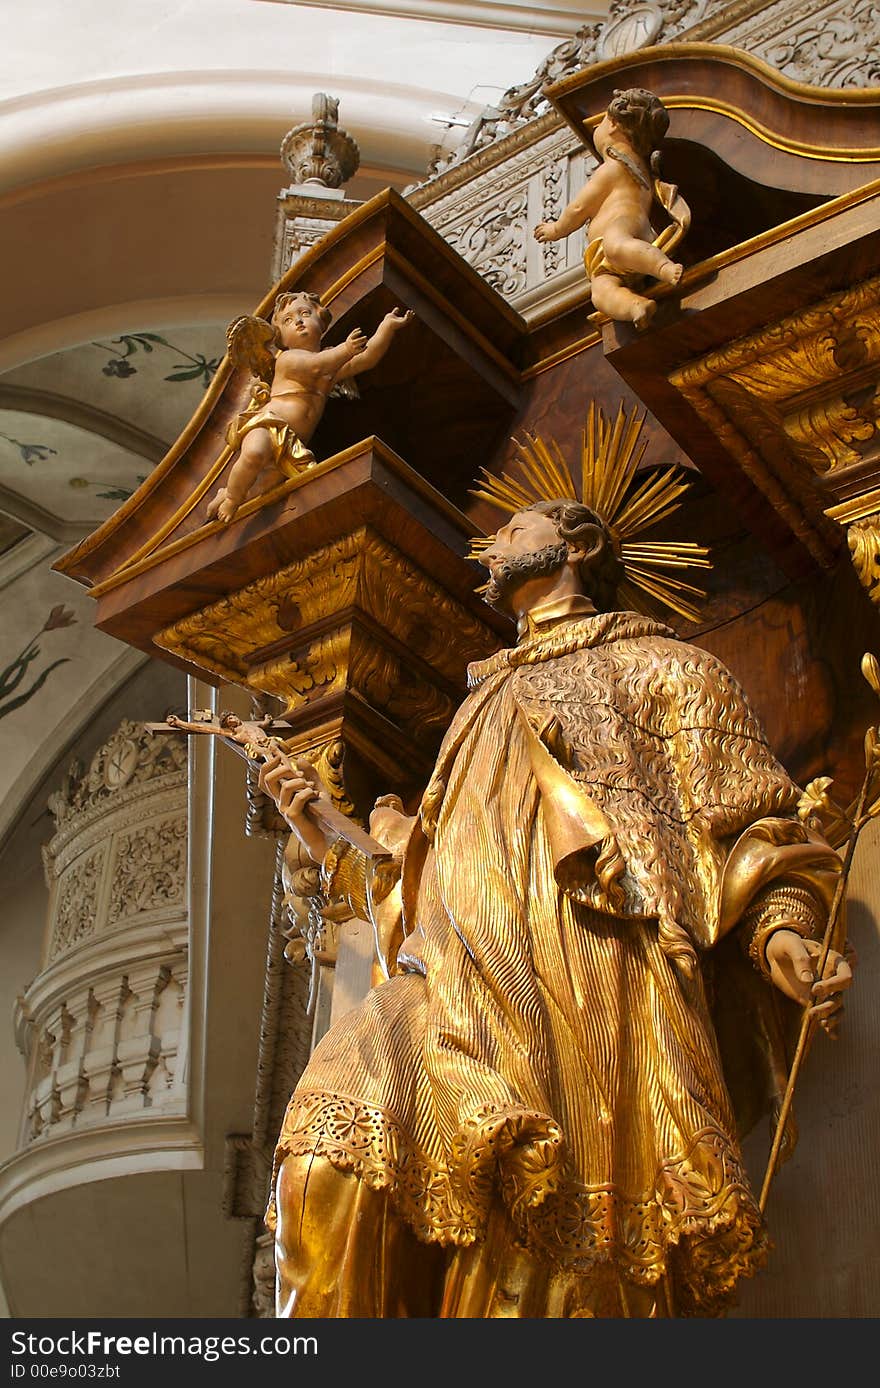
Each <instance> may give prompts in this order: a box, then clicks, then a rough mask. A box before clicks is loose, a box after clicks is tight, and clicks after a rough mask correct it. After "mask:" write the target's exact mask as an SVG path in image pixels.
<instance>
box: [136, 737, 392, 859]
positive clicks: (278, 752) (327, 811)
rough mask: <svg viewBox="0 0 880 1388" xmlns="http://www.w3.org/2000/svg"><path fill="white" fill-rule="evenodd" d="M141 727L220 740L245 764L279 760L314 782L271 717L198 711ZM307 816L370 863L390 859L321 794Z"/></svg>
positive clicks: (314, 801)
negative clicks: (248, 720) (246, 719)
mask: <svg viewBox="0 0 880 1388" xmlns="http://www.w3.org/2000/svg"><path fill="white" fill-rule="evenodd" d="M144 727H145V728H146V730H147V732H150V733H206V734H208V735H209V736H211V737H219V738H222V740H223V742H224V743H225V744H226V746H227V747H231V748H232V750H233V751H234V752H237V753H238V755H239V756H242V757H245V758H246V760H248V761H252V762H256V763H257V764H258V765H259V764H261V763H265V762H269V761H273V760H274V759H275V758H276V757H280V758H281V760H282V762H285V763H286V764H287V767H288V768H289V770H290V772H291V773H292V774H294V775H299V776H303V775H304V776H306V777H307V778H308V779H310V780H314V778H315V771H314V768H313V767H312V766H310V765H307V764H303V763H299V762H297V761H295V760H294V758H293V757H291V756H290V755H289V754H288V753H287V752H286V751H285V750H284V748H283V746H282V744H281V739H280V737H279V734H283V733H285V732H290V731H291V728H290V724H289V723H285V722H282V721H274V720H273V719H272V717H271V716H267V717H265V718H260V719H258V720H256V721H254V722H251V723H246V722H244V721H243V720H242V719H241V718H238V717H237V716H236V714H234V713H221V714H220V717H219V718H215V717H214V716H213V714H212V713H211V711H210V710H204V711H201V710H197V711H196V712H194V714H193V716H192V719H191V720H187V719H185V718H178V716H177V714H175V713H171V714H169V715H168V720H167V722H165V723H145V724H144ZM317 788H318V787H317V786H316V789H317ZM306 814H308V815H310V816H311V818H312V819H314V821H315V823H316V824H317V825H318V827H319V828H320V829H322V830H324V831H325V832H326V833H328V834H330V835H335V836H336V837H337V838H341V839H345V841H346V843H350V844H351V846H352V847H353V848H356V849H358V850H359V851H360V852H361V853H363V854H364V855H365V856H366V857H368V858H372V859H384V858H390V857H391V854H390V853H389V851H388V849H387V848H385V847H383V845H382V844H381V843H379V842H378V841H377V840H376V839H374V838H373V837H372V835H371V834H368V833H367V831H366V829H362V828H361V826H360V825H359V824H356V823H355V821H354V820H353V819H349V817H348V815H344V814H343V813H342V811H341V810H337V808H336V806H335V805H334V804H332V803H331V801H330V800H329V799H328V798H327V796H326V795H324V794H322V793H321V792H320V790H319V791H318V795H317V797H316V799H314V800H312V801H311V802H310V803H309V805H308V806H307V807H306Z"/></svg>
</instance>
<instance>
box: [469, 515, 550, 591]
mask: <svg viewBox="0 0 880 1388" xmlns="http://www.w3.org/2000/svg"><path fill="white" fill-rule="evenodd" d="M567 559H568V546H567V545H566V544H565V543H564V541H562V540H560V538H559V535H558V533H557V530H556V525H555V523H554V522H553V521H552V520H551V518H550V517H549V516H543V515H541V514H540V512H538V511H518V512H517V514H516V515H515V516H512V517H511V519H510V520H509V521H508V523H507V525H504V526H502V527H501V529H500V530H499V531H498V532H497V534H496V535H495V538H494V539H493V541H492V544H491V545H490V546H489V548H488V549H486V550H484V552H483V554H482V555H481V556H480V562H481V563H482V564H484V565H485V567H486V568H487V569H488V570H489V583H488V585H487V587H486V589H485V591H484V594H483V596H484V597H485V599H486V602H488V603H489V604H490V605H491V606H492V607H497V608H498V609H499V610H500V611H502V612H510V611H511V607H512V603H511V599H512V598H513V597H514V595H515V594H516V593H517V592H519V590H520V589H521V588H523V587H524V585H525V584H527V583H532V582H534V581H535V580H537V579H542V578H550V577H552V575H553V574H556V573H558V572H559V570H560V569H561V568H562V566H563V565H564V564H565V562H566V560H567Z"/></svg>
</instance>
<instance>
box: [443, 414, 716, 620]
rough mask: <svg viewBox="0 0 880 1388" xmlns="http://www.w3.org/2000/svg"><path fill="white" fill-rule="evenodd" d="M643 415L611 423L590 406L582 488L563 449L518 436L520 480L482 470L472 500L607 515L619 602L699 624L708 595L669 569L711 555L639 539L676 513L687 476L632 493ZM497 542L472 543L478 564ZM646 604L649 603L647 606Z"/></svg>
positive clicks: (698, 563) (666, 475)
mask: <svg viewBox="0 0 880 1388" xmlns="http://www.w3.org/2000/svg"><path fill="white" fill-rule="evenodd" d="M644 422H645V416H644V414H641V415H640V414H639V411H638V408H637V407H636V408H635V409H633V410H632V411H631V412H630V414H629V415H627V414H626V412H625V410H624V408H623V405H621V406H620V407H619V409H618V411H617V418H616V419H615V421H614V423H613V425H612V424H611V423H610V422H609V421H608V420H607V419H606V417H605V415H604V414H603V412H602V410H601V409H600V408H599V407H598V406H597V405H596V404H595V403H591V404H590V407H589V410H588V411H587V419H586V424H585V426H584V431H583V441H582V446H581V467H580V474H581V477H580V485H579V486H578V484H577V483H576V482H575V479H574V477H573V476H572V473H571V469H570V468H569V466H568V464H567V462H566V461H565V458H564V457H563V456H562V452H561V450H560V448H559V445H558V444H557V443H556V441H555V440H554V439H550V440H547V441H545V440H544V439H542V438H538V437H536V436H535V435H533V434H526V435H525V438H524V439H522V440H521V439H513V440H512V443H513V445H514V448H515V449H516V458H515V461H516V465H517V466H518V468H519V471H520V476H519V477H514V476H511V475H510V474H509V473H502V474H501V476H500V477H493V476H492V475H491V473H489V472H487V471H486V469H485V468H482V469H481V470H480V479H479V480H480V485H479V486H478V487H475V488H473V489H472V491H471V495H472V496H476V497H480V498H481V499H482V500H483V501H488V502H489V503H490V505H492V506H497V507H498V508H499V509H500V510H502V511H506V512H507V513H508V514H509V515H514V514H515V513H516V512H517V511H524V510H528V508H529V507H530V506H533V505H534V503H535V502H536V501H556V500H558V499H559V498H560V497H571V498H572V499H574V500H576V501H581V502H583V504H584V505H585V506H589V508H590V510H592V511H595V512H596V513H597V515H599V516H601V517H602V519H603V520H604V522H605V524H606V525H607V526H608V529H609V531H610V532H611V538H612V542H613V544H614V547H615V550H616V551H617V553H618V554H619V555H620V558H621V560H622V562H623V569H624V577H623V580H622V581H621V584H620V587H619V589H618V593H619V596H620V598H621V605H623V606H630V607H632V608H634V609H635V610H636V611H640V610H642V611H644V610H648V611H650V608H651V606H652V603H653V602H659V603H662V604H663V606H664V607H668V608H671V610H672V611H673V612H677V613H678V615H679V616H680V617H684V618H686V619H687V621H689V622H696V621H699V617H700V612H699V608H698V607H697V606H695V602H694V600H697V601H698V600H699V599H701V598H704V597H705V596H706V595H705V593H704V592H703V590H702V588H696V587H694V585H693V584H691V583H685V581H684V580H683V579H681V578H677V577H675V576H674V575H673V574H671V573H669V572H668V571H669V570H670V569H710V568H711V567H712V564H711V561H710V559H709V551H708V550H707V549H706V548H704V546H703V545H698V544H693V543H691V542H690V541H687V540H650V541H642V542H639V541H637V540H636V539H635V536H636V535H638V534H640V533H641V531H643V530H647V528H648V527H649V526H651V525H656V524H657V522H658V521H661V520H665V518H666V517H667V516H670V515H671V514H672V513H673V511H675V510H677V508H678V506H679V504H680V501H681V497H682V495H683V494H684V492H686V491H687V488H688V485H689V484H688V481H687V478H686V476H685V474H684V472H683V471H682V469H681V468H679V467H675V466H672V467H669V468H667V469H666V470H665V471H664V472H660V473H652V474H651V476H649V477H648V478H646V479H645V481H644V482H643V483H642V484H641V486H638V487H636V489H635V490H634V491H633V493H632V495H631V496H628V495H627V493H628V491H629V488H630V485H631V483H632V481H633V478H634V477H635V475H636V471H637V470H638V466H639V463H640V462H641V461H642V458H643V457H644V453H645V449H646V448H647V440H646V439H645V440H643V439H642V438H641V432H642V426H643V424H644ZM491 542H492V537H491V536H489V537H482V538H475V539H474V540H473V541H472V542H471V553H470V557H471V558H472V559H477V560H478V559H479V557H480V553H481V551H482V550H484V549H486V548H487V547H488V546H489V545H490V544H491ZM646 600H647V601H646Z"/></svg>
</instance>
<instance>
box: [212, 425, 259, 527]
mask: <svg viewBox="0 0 880 1388" xmlns="http://www.w3.org/2000/svg"><path fill="white" fill-rule="evenodd" d="M274 460H275V453H274V449H273V447H272V440H271V438H270V437H269V432H268V430H266V429H252V430H251V431H250V432H249V433H248V434H246V435H245V437H244V438H243V439H242V442H241V451H240V453H239V455H238V457H237V458H236V460H235V462H234V463H233V465H232V467H231V469H230V471H229V476H228V477H227V479H226V486H225V487H221V488H220V489H219V490H218V492H217V494H216V495H215V496H214V498H213V500H212V501H211V503H210V505H209V506H208V519H209V520H213V519H214V517H215V516H216V517H217V518H218V519H219V520H221V521H223V523H224V524H228V523H229V521H231V520H232V519H233V517H234V515H235V513H236V511H237V510H238V508H239V506H240V505H241V503H242V502H243V501H244V499H245V497H246V496H247V494H248V492H249V491H250V489H251V487H252V486H253V485H254V483H255V482H256V480H257V478H258V477H259V475H260V473H261V472H262V471H263V468H265V467H268V466H270V465H271V464H272V463H273V462H274Z"/></svg>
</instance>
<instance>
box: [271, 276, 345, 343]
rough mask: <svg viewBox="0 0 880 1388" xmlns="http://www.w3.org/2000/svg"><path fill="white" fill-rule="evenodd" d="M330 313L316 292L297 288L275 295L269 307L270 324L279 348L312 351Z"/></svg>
mask: <svg viewBox="0 0 880 1388" xmlns="http://www.w3.org/2000/svg"><path fill="white" fill-rule="evenodd" d="M332 316H333V315H332V314H331V312H330V310H329V308H325V307H324V305H323V304H322V303H321V300H320V299H319V298H318V296H317V294H306V293H305V292H304V291H303V290H297V291H294V292H293V293H287V294H279V295H278V298H277V299H276V300H275V307H274V309H273V310H272V325H273V327H274V328H275V333H276V335H277V337H278V341H279V342H280V344H281V346H282V347H299V348H303V349H305V350H306V351H312V352H316V351H317V350H318V348H319V346H320V344H321V338H322V337H323V336H324V333H325V332H326V331H327V329H328V328H329V326H330V322H331V319H332Z"/></svg>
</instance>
